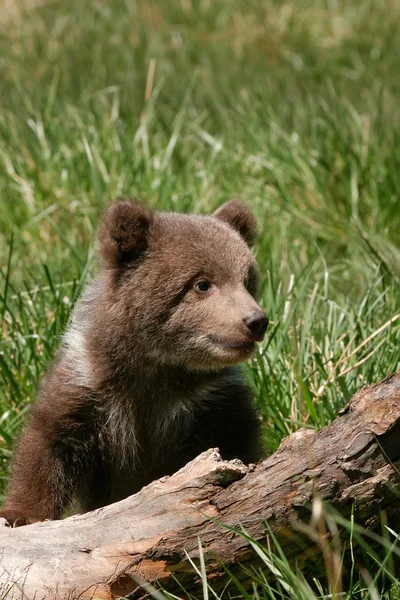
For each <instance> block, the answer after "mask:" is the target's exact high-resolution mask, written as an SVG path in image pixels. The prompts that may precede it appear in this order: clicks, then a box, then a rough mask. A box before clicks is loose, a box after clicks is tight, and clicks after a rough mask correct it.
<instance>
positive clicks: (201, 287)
mask: <svg viewBox="0 0 400 600" xmlns="http://www.w3.org/2000/svg"><path fill="white" fill-rule="evenodd" d="M194 289H195V290H196V292H208V290H209V289H210V284H209V283H208V281H204V280H202V281H198V282H197V283H195V284H194Z"/></svg>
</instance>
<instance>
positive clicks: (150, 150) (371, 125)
mask: <svg viewBox="0 0 400 600" xmlns="http://www.w3.org/2000/svg"><path fill="white" fill-rule="evenodd" d="M399 24H400V3H398V2H397V1H396V0H382V1H380V2H378V1H376V0H346V1H344V0H324V1H323V0H299V1H296V0H279V1H278V0H266V1H265V2H262V1H261V0H246V1H244V2H240V3H233V2H228V1H227V0H221V1H218V2H210V1H209V0H182V1H181V2H178V1H177V0H173V1H172V0H169V1H164V2H162V1H161V0H153V1H152V2H147V1H145V0H137V1H133V0H109V1H105V0H96V1H95V0H88V1H87V2H82V1H81V0H66V1H61V0H58V1H57V0H56V1H53V2H50V1H46V0H42V1H41V2H39V1H36V2H35V0H29V1H28V0H24V1H19V2H13V3H10V2H7V1H6V0H3V2H2V3H1V4H0V57H1V58H0V78H1V82H2V83H1V86H0V107H1V110H0V207H1V210H0V231H1V244H0V268H1V274H0V314H1V316H2V321H1V339H0V375H1V380H2V385H1V387H0V414H1V416H0V458H1V483H2V489H3V490H4V487H5V485H6V483H7V472H8V471H7V469H8V464H9V458H10V453H11V449H12V444H13V440H14V438H15V436H16V435H17V432H18V431H19V428H20V426H21V424H22V423H23V421H24V418H25V414H26V408H27V406H29V403H30V402H32V401H33V399H34V396H35V389H36V385H37V382H38V380H39V378H40V376H41V374H42V373H43V371H44V369H45V368H46V365H48V364H49V361H50V360H51V357H52V356H53V354H54V351H55V349H56V348H57V345H58V343H59V339H60V334H61V333H62V331H63V329H64V327H65V324H66V322H67V319H68V315H69V312H70V309H71V306H72V304H73V302H74V300H75V298H76V297H77V295H78V294H79V291H80V289H81V287H82V285H83V283H84V281H85V280H86V279H87V278H88V276H89V275H90V271H91V268H92V263H93V260H92V259H93V241H94V231H95V228H96V224H97V222H98V217H99V215H100V214H101V212H102V210H103V207H104V206H105V204H106V203H107V202H108V201H109V199H111V198H112V197H115V196H117V195H129V196H137V197H140V198H141V199H143V200H144V201H145V202H147V203H148V204H150V205H151V206H153V207H156V208H159V209H167V210H179V211H198V212H209V211H211V210H213V209H214V208H216V207H217V206H218V205H220V204H221V203H222V202H223V201H224V200H227V199H228V198H230V197H231V196H235V195H236V196H237V195H238V196H240V197H242V198H243V200H244V201H245V202H247V203H248V204H249V206H251V207H252V208H253V210H254V211H255V213H256V215H257V218H258V221H259V224H260V239H259V243H258V245H257V258H258V262H259V265H260V269H261V273H262V279H263V284H262V294H261V302H262V305H263V306H264V307H265V309H266V310H267V312H268V314H269V317H270V319H271V322H272V323H271V326H270V330H269V334H268V335H267V339H266V341H265V344H264V345H263V347H262V348H261V349H260V353H259V354H258V356H257V357H256V358H255V359H254V361H253V362H252V364H251V365H250V366H249V376H250V378H251V380H252V383H253V385H254V389H255V393H256V398H257V402H258V405H259V408H260V411H261V413H262V415H263V421H264V432H265V441H266V446H267V448H268V449H269V450H270V451H272V450H274V449H276V448H277V447H278V445H279V443H280V440H281V439H282V437H284V436H286V435H288V434H290V433H291V432H292V431H294V430H296V429H297V428H298V427H302V426H305V427H311V428H320V427H322V426H324V425H326V424H327V423H329V422H330V421H331V420H332V419H334V418H335V415H336V414H337V411H338V410H339V409H340V408H341V407H342V406H343V405H344V404H345V403H346V402H347V401H348V400H349V399H350V397H351V396H352V394H353V393H355V391H357V389H359V388H360V387H361V386H362V385H365V384H367V383H372V382H375V381H378V380H379V379H381V378H383V377H384V376H385V375H387V374H389V373H391V372H393V371H395V370H397V369H399V368H400V366H399V365H400V293H399V287H400V198H399V189H400V111H399V108H398V107H399V100H400V78H399V75H398V74H399V72H400V59H399V57H400V25H399ZM391 525H392V527H393V524H391ZM367 588H368V586H367ZM393 589H395V588H393ZM265 593H266V595H265V596H262V595H261V596H260V597H266V598H273V597H290V596H287V595H286V596H285V595H283V596H271V595H269V592H265ZM282 593H283V592H282ZM323 593H324V594H325V593H326V594H327V593H328V592H326V590H325V591H324V592H323ZM377 593H378V592H377ZM393 593H397V592H393ZM368 594H369V595H368ZM321 595H322V594H321ZM253 597H254V598H257V595H254V596H253ZM307 597H308V596H307ZM359 597H362V595H359ZM363 597H366V598H375V597H376V596H374V595H373V593H372V592H370V591H369V592H368V591H367V592H365V595H364V596H363ZM387 597H388V598H389V596H387ZM395 597H396V598H397V597H399V596H393V598H395Z"/></svg>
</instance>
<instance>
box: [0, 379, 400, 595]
mask: <svg viewBox="0 0 400 600" xmlns="http://www.w3.org/2000/svg"><path fill="white" fill-rule="evenodd" d="M399 471H400V373H397V374H395V375H392V376H390V377H388V378H386V379H385V380H384V381H382V382H381V383H379V384H376V385H372V386H368V387H365V388H363V389H362V390H361V391H360V392H359V393H358V394H357V395H356V396H355V397H354V398H353V399H352V401H351V402H350V404H349V405H348V407H346V409H345V410H343V411H342V412H341V415H340V416H339V417H338V418H337V419H336V420H335V421H334V422H333V423H332V424H331V425H329V426H328V427H325V428H324V429H323V430H321V431H320V432H318V433H316V432H314V431H309V430H300V431H298V432H296V433H295V434H293V435H291V436H290V437H289V438H287V439H286V440H284V441H283V442H282V445H281V447H280V449H279V450H278V451H277V452H276V453H275V454H274V455H272V456H270V457H269V458H267V459H266V460H264V461H263V462H262V463H260V464H259V465H257V466H256V467H253V468H251V467H250V468H247V467H245V466H244V465H242V463H240V462H239V461H230V462H224V461H222V460H221V458H220V456H219V454H218V452H217V451H216V450H209V451H208V452H205V453H204V454H202V455H201V456H199V457H198V458H196V459H195V460H194V461H192V462H191V463H189V464H188V465H187V466H186V467H185V468H183V469H181V471H179V472H178V473H176V474H175V475H173V476H172V477H169V478H163V479H161V480H159V481H155V482H153V483H152V484H150V485H149V486H147V487H146V488H144V489H143V490H142V491H141V492H139V493H138V494H136V495H135V496H131V497H130V498H127V499H126V500H123V501H122V502H119V503H117V504H113V505H111V506H108V507H105V508H103V509H100V510H97V511H94V512H92V513H88V514H86V515H80V516H74V517H70V518H69V519H65V520H64V521H53V522H45V523H37V524H34V525H30V526H27V527H21V528H18V529H9V528H6V527H1V529H0V594H1V596H3V595H4V594H5V593H6V592H7V598H8V600H12V599H15V598H22V597H23V598H26V599H27V600H33V599H35V600H45V599H46V600H48V599H56V598H57V600H65V599H67V598H68V599H77V598H79V599H82V600H84V599H85V600H88V599H89V598H92V597H95V598H100V599H105V600H111V599H112V598H117V597H118V596H121V595H122V596H124V595H128V594H132V597H143V596H144V594H145V593H144V592H143V589H142V588H140V586H139V585H138V581H143V580H144V581H147V582H153V583H154V582H156V581H160V582H161V583H162V584H163V585H165V586H167V587H168V588H169V589H171V590H174V591H175V592H176V593H178V594H182V592H181V591H180V589H179V587H178V585H177V583H176V581H175V580H174V578H173V577H172V575H174V576H175V577H176V578H177V579H178V580H179V581H180V583H182V584H183V585H184V586H185V587H186V589H188V590H190V591H191V592H194V593H196V589H197V590H198V589H199V582H198V578H197V576H196V574H195V573H194V572H193V569H192V568H191V567H190V563H189V562H188V560H187V559H186V555H185V551H186V552H187V553H188V554H189V555H190V556H191V557H192V558H194V559H196V557H198V555H199V541H198V538H199V536H200V538H201V541H202V546H203V549H204V553H205V558H206V561H207V563H208V571H209V573H210V574H212V576H213V582H214V583H215V584H216V585H218V583H219V582H222V581H223V577H224V572H223V569H222V568H221V567H220V566H219V562H218V561H216V560H215V556H218V557H219V558H220V560H221V561H223V562H224V563H225V564H226V565H228V566H232V568H235V565H237V563H238V562H242V563H252V564H254V561H255V557H254V554H253V552H252V550H251V548H250V547H249V545H248V544H247V543H246V541H245V540H244V539H243V538H242V537H240V536H238V535H235V534H234V533H233V532H232V531H230V530H227V529H224V528H222V527H221V526H220V525H219V524H218V523H217V522H216V521H215V520H218V521H220V522H222V523H225V524H228V525H230V526H233V527H235V526H237V525H238V524H242V525H243V526H244V528H245V529H246V531H247V532H248V533H249V534H250V535H251V536H253V537H254V538H256V539H258V540H265V533H266V529H265V522H266V521H268V524H269V526H270V527H271V529H272V530H273V531H274V532H275V534H276V536H277V538H278V540H279V542H280V543H281V545H282V546H283V548H284V549H285V551H286V553H287V555H288V556H295V557H296V558H297V559H299V558H300V560H301V559H302V558H307V562H308V563H311V564H312V563H313V561H314V560H316V559H317V556H318V554H320V553H318V552H316V551H315V548H313V546H312V544H311V543H310V542H309V541H308V542H307V541H306V540H305V537H304V535H300V534H299V532H298V530H297V527H296V521H297V522H298V520H299V519H302V520H303V521H307V520H308V519H309V517H310V512H309V508H308V506H309V503H310V501H311V500H312V497H313V493H314V492H315V490H318V493H319V495H320V496H321V497H322V498H324V499H326V500H327V501H329V502H330V503H331V504H332V505H333V506H335V507H336V508H337V509H338V510H339V511H340V512H341V514H343V515H348V514H349V512H350V509H351V506H352V505H353V504H354V505H355V510H356V520H357V522H358V523H360V524H364V525H366V526H367V527H373V526H374V524H375V523H377V522H378V521H379V509H381V510H385V511H386V515H387V518H388V520H389V523H392V524H394V525H393V526H394V527H396V525H398V523H399V520H400V502H399V489H400V476H399ZM210 517H212V519H210ZM238 572H239V571H238ZM132 576H133V577H132Z"/></svg>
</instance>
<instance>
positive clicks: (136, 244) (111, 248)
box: [98, 198, 153, 269]
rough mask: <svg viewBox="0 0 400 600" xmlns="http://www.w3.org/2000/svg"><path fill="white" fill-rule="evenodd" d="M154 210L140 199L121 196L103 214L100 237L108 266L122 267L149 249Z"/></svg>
mask: <svg viewBox="0 0 400 600" xmlns="http://www.w3.org/2000/svg"><path fill="white" fill-rule="evenodd" d="M152 222H153V212H152V211H151V210H150V209H149V208H146V207H145V206H143V204H142V203H141V202H139V201H138V200H132V199H123V198H118V199H117V200H115V201H114V202H113V203H112V204H111V206H110V208H109V209H108V211H107V213H106V214H105V216H104V219H103V223H102V225H101V226H100V229H99V234H98V239H99V249H100V254H101V256H102V257H103V259H104V261H105V263H106V266H107V267H109V268H114V269H115V268H123V267H126V266H128V265H129V264H131V263H132V262H133V261H135V260H136V259H138V258H139V257H140V255H141V254H142V253H143V252H144V251H145V250H146V248H147V243H148V233H149V228H150V226H151V224H152Z"/></svg>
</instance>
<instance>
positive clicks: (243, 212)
mask: <svg viewBox="0 0 400 600" xmlns="http://www.w3.org/2000/svg"><path fill="white" fill-rule="evenodd" d="M213 217H215V218H217V219H219V220H220V221H223V222H224V223H226V224H227V225H230V226H231V227H232V228H233V229H235V231H237V232H238V233H239V234H240V235H241V236H242V238H243V239H244V241H245V242H246V244H247V245H248V246H253V244H254V242H255V239H256V237H257V221H256V219H255V217H254V215H253V213H252V212H251V210H250V209H249V208H247V206H246V205H245V204H243V202H241V200H239V199H238V198H232V200H228V202H225V203H224V204H223V205H222V206H220V207H219V209H218V210H216V211H215V213H214V214H213Z"/></svg>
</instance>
